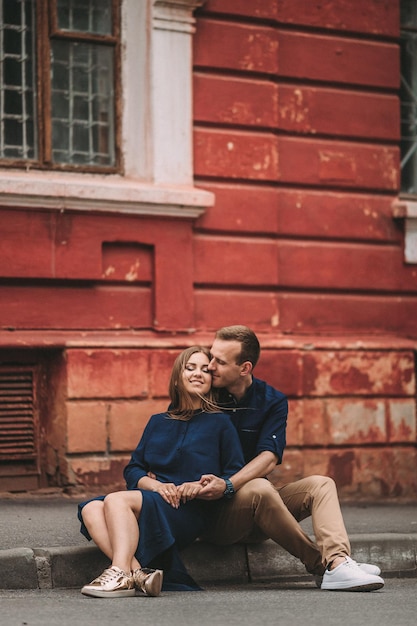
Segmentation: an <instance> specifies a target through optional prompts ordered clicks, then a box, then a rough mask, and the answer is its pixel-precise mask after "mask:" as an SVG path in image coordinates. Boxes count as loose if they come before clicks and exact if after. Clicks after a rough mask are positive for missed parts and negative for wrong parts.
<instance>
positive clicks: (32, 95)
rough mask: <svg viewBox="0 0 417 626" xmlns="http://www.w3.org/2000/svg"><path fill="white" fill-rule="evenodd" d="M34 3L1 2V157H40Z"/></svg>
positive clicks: (2, 0) (22, 1) (20, 0)
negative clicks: (35, 120) (35, 122)
mask: <svg viewBox="0 0 417 626" xmlns="http://www.w3.org/2000/svg"><path fill="white" fill-rule="evenodd" d="M34 25H35V1H34V0H0V158H3V159H33V158H36V157H37V149H36V146H37V137H36V131H35V128H36V125H35V124H34V116H35V115H36V91H35V89H36V80H35V75H34V69H33V68H34V67H35V49H34V45H33V42H34V40H35V36H34V32H33V31H34Z"/></svg>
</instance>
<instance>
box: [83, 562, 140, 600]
mask: <svg viewBox="0 0 417 626" xmlns="http://www.w3.org/2000/svg"><path fill="white" fill-rule="evenodd" d="M81 593H83V594H84V595H85V596H93V597H94V598H126V597H130V596H134V595H135V582H134V580H133V576H132V574H126V572H124V571H123V570H121V569H119V568H118V567H116V566H115V565H112V566H111V567H109V568H108V569H105V570H104V572H103V573H102V574H100V576H98V577H97V578H95V579H94V580H93V581H92V582H91V583H90V584H89V585H84V587H83V588H82V589H81Z"/></svg>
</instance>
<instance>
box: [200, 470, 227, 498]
mask: <svg viewBox="0 0 417 626" xmlns="http://www.w3.org/2000/svg"><path fill="white" fill-rule="evenodd" d="M200 485H202V489H201V491H200V493H199V494H198V497H199V499H200V500H220V498H222V497H223V494H224V490H225V489H226V483H225V481H224V480H223V478H219V477H218V476H215V475H214V474H203V476H202V477H201V478H200Z"/></svg>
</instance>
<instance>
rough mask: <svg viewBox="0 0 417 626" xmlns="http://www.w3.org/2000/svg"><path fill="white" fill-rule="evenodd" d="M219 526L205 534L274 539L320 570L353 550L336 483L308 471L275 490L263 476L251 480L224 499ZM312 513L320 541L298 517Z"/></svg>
mask: <svg viewBox="0 0 417 626" xmlns="http://www.w3.org/2000/svg"><path fill="white" fill-rule="evenodd" d="M219 509H220V511H219V516H218V517H217V519H216V523H215V525H214V526H213V527H212V528H211V529H210V531H209V532H208V533H206V534H205V535H204V537H203V539H205V540H207V541H210V542H212V543H215V544H218V545H229V544H232V543H238V542H242V543H255V542H259V541H264V540H265V539H267V538H271V539H273V540H274V541H275V542H276V543H278V544H279V545H280V546H282V547H283V548H284V549H285V550H287V551H288V552H289V553H290V554H293V555H294V556H296V557H297V558H299V559H300V560H301V562H302V563H304V565H305V567H306V569H307V571H308V572H310V573H312V574H322V573H323V571H324V568H325V566H326V565H327V564H328V563H329V562H331V561H333V560H334V559H335V558H336V557H337V556H349V555H350V543H349V538H348V536H347V532H346V528H345V524H344V522H343V517H342V513H341V510H340V504H339V498H338V495H337V490H336V485H335V483H334V481H333V480H332V479H331V478H328V477H326V476H309V477H308V478H303V479H302V480H298V481H296V482H294V483H289V484H288V485H285V486H284V487H282V488H280V489H278V490H276V489H275V488H274V486H273V485H272V484H271V483H270V482H269V481H268V480H266V479H264V478H256V479H254V480H251V481H249V482H248V483H246V485H244V487H242V488H241V489H239V491H238V492H237V493H236V495H235V496H234V497H233V499H231V500H222V501H221V502H220V507H219ZM310 515H311V517H312V523H313V531H314V535H315V538H316V543H314V542H313V541H311V539H310V538H309V537H308V535H307V534H306V533H305V532H304V531H303V529H302V528H301V526H300V525H299V523H298V522H300V521H301V520H303V519H305V518H306V517H309V516H310Z"/></svg>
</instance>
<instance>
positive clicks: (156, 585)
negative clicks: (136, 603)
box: [133, 567, 164, 597]
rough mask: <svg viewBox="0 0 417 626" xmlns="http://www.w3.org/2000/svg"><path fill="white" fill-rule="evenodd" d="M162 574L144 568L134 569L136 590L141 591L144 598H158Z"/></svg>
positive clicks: (155, 570)
mask: <svg viewBox="0 0 417 626" xmlns="http://www.w3.org/2000/svg"><path fill="white" fill-rule="evenodd" d="M163 577H164V574H163V571H162V570H160V569H148V568H146V567H144V568H142V569H141V568H140V567H138V569H135V570H134V572H133V579H134V581H135V585H136V589H139V590H140V591H143V593H144V594H145V595H146V596H154V597H156V596H159V594H160V593H161V587H162V580H163Z"/></svg>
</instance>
